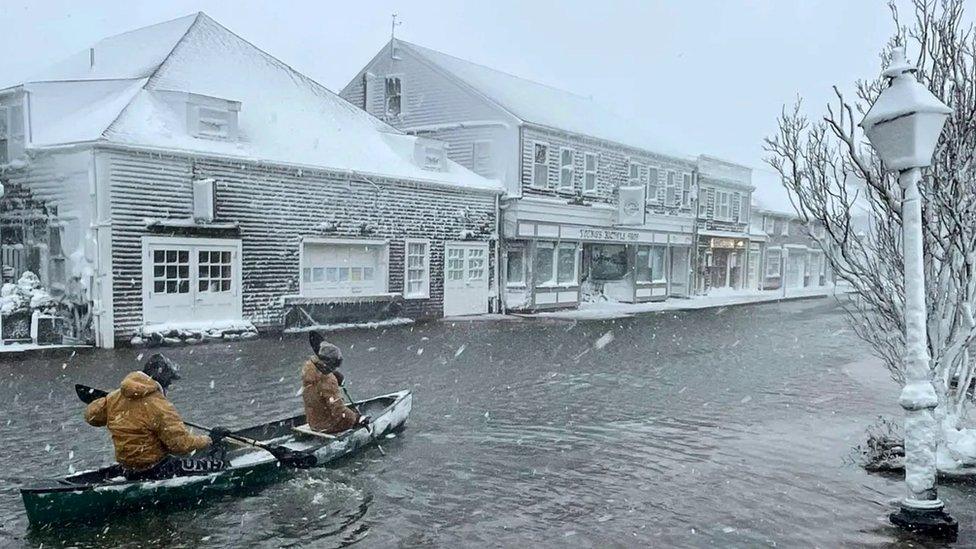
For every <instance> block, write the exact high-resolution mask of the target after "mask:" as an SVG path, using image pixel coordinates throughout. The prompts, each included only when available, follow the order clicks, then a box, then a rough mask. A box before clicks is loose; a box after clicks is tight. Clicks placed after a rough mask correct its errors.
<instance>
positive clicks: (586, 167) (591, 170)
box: [583, 153, 598, 193]
mask: <svg viewBox="0 0 976 549" xmlns="http://www.w3.org/2000/svg"><path fill="white" fill-rule="evenodd" d="M597 163H598V159H597V156H596V155H595V154H592V153H586V154H585V155H584V156H583V192H584V193H592V192H596V169H597Z"/></svg>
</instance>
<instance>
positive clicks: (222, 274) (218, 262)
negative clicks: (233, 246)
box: [197, 250, 232, 293]
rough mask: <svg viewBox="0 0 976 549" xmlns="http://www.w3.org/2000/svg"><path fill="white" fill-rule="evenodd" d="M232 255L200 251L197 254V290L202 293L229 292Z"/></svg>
mask: <svg viewBox="0 0 976 549" xmlns="http://www.w3.org/2000/svg"><path fill="white" fill-rule="evenodd" d="M231 265H232V263H231V253H230V252H222V251H214V250H209V251H208V250H200V251H198V252H197V289H198V290H199V291H201V292H209V293H220V292H229V291H230V284H231V280H232V278H231V274H232V273H231Z"/></svg>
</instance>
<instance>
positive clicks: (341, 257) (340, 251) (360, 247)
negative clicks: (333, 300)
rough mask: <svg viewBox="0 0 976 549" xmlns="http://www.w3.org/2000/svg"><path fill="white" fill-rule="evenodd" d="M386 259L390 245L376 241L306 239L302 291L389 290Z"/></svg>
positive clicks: (329, 293) (334, 294)
mask: <svg viewBox="0 0 976 549" xmlns="http://www.w3.org/2000/svg"><path fill="white" fill-rule="evenodd" d="M425 253H429V252H427V251H425ZM386 258H387V245H386V244H385V243H381V242H376V241H361V242H356V241H352V242H344V241H337V242H307V241H306V242H303V243H302V260H301V262H302V284H301V294H302V296H306V297H338V296H355V295H377V294H382V293H386V291H387V287H386V281H387V272H386V266H387V261H386Z"/></svg>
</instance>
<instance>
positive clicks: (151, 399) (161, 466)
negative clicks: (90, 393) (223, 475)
mask: <svg viewBox="0 0 976 549" xmlns="http://www.w3.org/2000/svg"><path fill="white" fill-rule="evenodd" d="M178 379H180V375H179V373H178V371H177V368H176V366H175V365H174V364H173V363H172V362H170V361H169V360H168V359H167V358H166V357H164V356H163V355H160V354H154V355H153V356H151V357H150V358H149V360H148V361H147V362H146V365H145V367H144V368H143V370H142V371H141V372H132V373H130V374H128V375H127V376H125V379H123V380H122V383H121V385H120V386H119V388H118V389H116V390H114V391H112V392H111V393H109V394H108V395H107V396H105V397H102V398H99V399H96V400H94V401H93V402H92V403H91V404H89V405H88V407H87V408H85V421H86V422H88V424H89V425H92V426H94V427H108V430H109V432H110V433H111V435H112V443H113V445H114V446H115V459H116V461H118V463H119V465H121V466H122V469H123V472H124V474H125V476H126V477H128V478H130V479H157V478H168V477H172V476H177V475H180V474H185V473H189V472H203V471H206V470H214V469H219V468H222V467H223V464H222V463H218V462H219V461H220V460H200V459H196V460H184V459H180V458H177V457H176V455H186V454H192V453H194V452H197V451H200V450H204V449H206V448H209V447H211V446H212V445H214V444H215V443H219V442H220V441H221V440H222V439H223V437H224V436H226V435H227V433H229V431H228V430H227V429H225V428H222V427H215V428H214V429H212V430H211V436H206V435H195V434H193V433H191V432H190V430H189V429H187V427H186V425H185V424H184V423H183V420H182V419H181V418H180V414H179V413H178V412H177V411H176V408H175V407H174V406H173V404H172V403H171V402H170V401H169V400H167V399H166V389H167V388H169V386H170V385H171V384H172V383H173V381H176V380H178Z"/></svg>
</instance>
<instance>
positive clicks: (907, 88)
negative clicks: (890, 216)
mask: <svg viewBox="0 0 976 549" xmlns="http://www.w3.org/2000/svg"><path fill="white" fill-rule="evenodd" d="M915 70H916V69H915V67H913V66H912V65H910V64H909V63H908V62H907V60H906V59H905V49H904V48H896V49H894V50H893V51H892V55H891V63H890V64H889V65H888V68H887V69H886V70H885V71H884V76H886V77H888V78H890V79H891V84H890V86H889V87H888V88H886V89H885V90H884V91H882V92H881V95H879V96H878V99H877V101H875V102H874V105H872V106H871V109H870V110H869V111H868V113H867V114H866V115H865V116H864V120H862V121H861V123H860V127H861V128H862V129H863V130H864V133H865V135H866V136H867V138H868V140H869V141H870V142H871V145H872V147H874V150H875V151H877V153H878V156H879V157H880V158H881V161H882V162H883V163H884V165H885V167H886V169H888V170H890V171H897V172H898V183H899V185H900V186H901V188H902V192H903V193H904V198H903V201H902V246H903V250H904V251H903V253H904V269H905V304H904V311H905V347H906V348H905V359H904V360H905V386H904V388H903V389H902V392H901V396H900V397H899V399H898V401H899V404H901V406H902V407H903V408H904V409H905V484H906V487H907V492H908V493H907V497H906V498H905V499H904V500H903V501H902V502H901V508H900V509H899V510H898V511H897V512H895V513H892V514H891V516H890V519H891V522H892V523H893V524H895V525H896V526H899V527H901V528H905V529H909V530H913V531H918V532H924V533H928V534H934V535H953V534H955V532H956V530H957V528H958V525H957V524H956V521H955V520H954V519H953V518H952V517H950V516H949V515H948V514H947V513H946V512H945V509H944V505H943V503H942V501H941V500H940V499H939V496H938V489H937V488H936V457H935V456H936V449H937V447H938V443H939V437H940V431H939V426H938V424H937V421H936V419H935V414H934V410H935V408H936V406H937V405H938V397H937V396H936V393H935V388H934V387H933V385H932V372H931V370H930V368H929V352H928V335H927V333H926V319H927V316H926V310H927V309H926V306H925V271H924V265H923V258H922V253H923V252H922V206H921V202H920V194H919V190H918V183H919V181H920V180H921V168H924V167H927V166H929V165H930V164H931V163H932V154H933V153H934V151H935V146H936V144H937V143H938V141H939V135H941V133H942V127H943V126H944V125H945V122H946V119H947V118H948V117H949V115H950V114H951V113H952V109H950V108H949V107H947V106H946V105H945V104H943V103H942V102H941V101H939V99H938V98H937V97H935V96H934V95H933V94H932V92H930V91H929V90H928V89H927V88H926V87H925V86H923V85H922V84H920V83H919V82H918V80H916V78H915V76H914V75H913V74H912V73H913V72H914V71H915Z"/></svg>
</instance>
